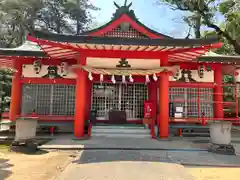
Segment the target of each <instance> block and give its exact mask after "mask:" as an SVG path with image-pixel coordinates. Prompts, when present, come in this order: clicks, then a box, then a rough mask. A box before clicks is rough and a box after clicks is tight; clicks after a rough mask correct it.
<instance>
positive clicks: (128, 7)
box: [113, 0, 132, 9]
mask: <svg viewBox="0 0 240 180" xmlns="http://www.w3.org/2000/svg"><path fill="white" fill-rule="evenodd" d="M127 1H128V0H125V2H124V5H123V6H119V5H118V4H117V3H116V2H115V1H114V2H113V3H114V5H115V6H116V7H117V9H120V8H122V7H125V8H127V9H130V7H131V6H132V2H130V3H129V4H128V5H127Z"/></svg>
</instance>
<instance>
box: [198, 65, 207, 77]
mask: <svg viewBox="0 0 240 180" xmlns="http://www.w3.org/2000/svg"><path fill="white" fill-rule="evenodd" d="M204 71H205V66H204V65H202V64H201V65H200V66H199V67H198V76H199V77H200V78H203V77H204Z"/></svg>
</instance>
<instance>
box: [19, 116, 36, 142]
mask: <svg viewBox="0 0 240 180" xmlns="http://www.w3.org/2000/svg"><path fill="white" fill-rule="evenodd" d="M37 124H38V121H37V119H36V118H31V117H30V118H20V119H17V120H16V130H15V131H16V133H15V141H22V140H23V141H25V140H28V139H30V140H31V139H34V138H36V130H37Z"/></svg>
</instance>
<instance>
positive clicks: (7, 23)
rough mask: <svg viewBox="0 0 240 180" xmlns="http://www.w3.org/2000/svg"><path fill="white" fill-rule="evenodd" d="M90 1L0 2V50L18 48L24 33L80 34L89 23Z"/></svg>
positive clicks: (15, 0)
mask: <svg viewBox="0 0 240 180" xmlns="http://www.w3.org/2000/svg"><path fill="white" fill-rule="evenodd" d="M91 10H97V8H96V7H95V6H93V5H92V4H91V3H89V0H0V47H16V46H19V45H21V44H22V43H23V42H24V40H25V36H26V32H32V31H33V30H35V29H37V30H44V31H47V32H54V33H68V34H79V33H80V32H82V31H83V30H86V29H87V26H88V25H89V23H90V22H91V16H90V14H89V11H91Z"/></svg>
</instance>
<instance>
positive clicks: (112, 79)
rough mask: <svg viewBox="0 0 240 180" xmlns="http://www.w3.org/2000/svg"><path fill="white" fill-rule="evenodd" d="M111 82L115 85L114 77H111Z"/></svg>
mask: <svg viewBox="0 0 240 180" xmlns="http://www.w3.org/2000/svg"><path fill="white" fill-rule="evenodd" d="M111 81H112V83H113V84H116V80H115V77H114V75H112V78H111Z"/></svg>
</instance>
